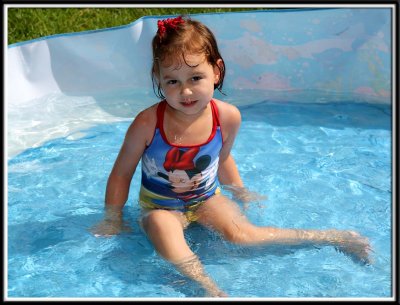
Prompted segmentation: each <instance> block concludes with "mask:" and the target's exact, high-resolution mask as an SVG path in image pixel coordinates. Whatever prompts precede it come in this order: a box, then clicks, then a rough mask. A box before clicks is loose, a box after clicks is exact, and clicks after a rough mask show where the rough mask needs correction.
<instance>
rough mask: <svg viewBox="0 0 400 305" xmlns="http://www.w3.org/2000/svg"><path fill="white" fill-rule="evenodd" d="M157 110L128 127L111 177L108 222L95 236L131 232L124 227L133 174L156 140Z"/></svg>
mask: <svg viewBox="0 0 400 305" xmlns="http://www.w3.org/2000/svg"><path fill="white" fill-rule="evenodd" d="M155 122H156V119H155V107H154V106H153V107H151V108H149V109H147V110H144V111H143V112H141V113H139V114H138V116H137V117H136V118H135V120H134V121H133V122H132V124H131V125H130V126H129V128H128V131H127V133H126V135H125V139H124V142H123V144H122V147H121V149H120V151H119V154H118V157H117V159H116V161H115V163H114V166H113V168H112V170H111V173H110V175H109V177H108V181H107V188H106V193H105V218H104V220H103V221H102V222H101V223H100V224H98V225H96V226H95V227H94V228H92V229H91V231H92V233H93V234H95V235H101V236H109V235H114V234H117V233H119V232H120V231H121V230H124V229H128V228H127V227H126V226H124V224H123V220H122V216H123V215H122V209H123V207H124V205H125V203H126V201H127V199H128V195H129V187H130V184H131V181H132V177H133V174H134V173H135V170H136V167H137V165H138V163H139V161H140V159H141V157H142V154H143V152H144V150H145V148H146V145H148V144H149V143H150V141H151V139H152V137H153V134H154V128H155Z"/></svg>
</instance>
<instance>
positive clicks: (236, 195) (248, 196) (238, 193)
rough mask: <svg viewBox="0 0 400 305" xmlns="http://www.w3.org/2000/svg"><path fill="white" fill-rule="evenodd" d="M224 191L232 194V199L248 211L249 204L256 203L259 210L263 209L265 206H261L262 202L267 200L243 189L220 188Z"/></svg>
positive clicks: (231, 186)
mask: <svg viewBox="0 0 400 305" xmlns="http://www.w3.org/2000/svg"><path fill="white" fill-rule="evenodd" d="M222 188H223V189H224V190H228V191H229V192H231V193H232V195H233V199H235V200H236V201H239V202H241V203H243V208H244V209H245V210H247V209H248V207H249V204H250V203H252V202H254V203H257V205H258V207H259V208H264V207H265V206H264V205H263V204H261V202H262V201H265V200H267V196H265V195H261V194H258V193H256V192H252V191H250V190H249V189H247V188H245V187H240V186H233V185H224V186H223V187H222Z"/></svg>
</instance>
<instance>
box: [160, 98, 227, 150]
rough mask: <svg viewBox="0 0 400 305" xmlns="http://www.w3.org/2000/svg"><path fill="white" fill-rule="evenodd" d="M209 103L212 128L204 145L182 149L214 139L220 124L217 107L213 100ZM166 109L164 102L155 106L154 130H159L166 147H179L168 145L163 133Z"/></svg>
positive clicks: (165, 102)
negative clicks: (155, 120) (155, 119)
mask: <svg viewBox="0 0 400 305" xmlns="http://www.w3.org/2000/svg"><path fill="white" fill-rule="evenodd" d="M210 103H211V112H212V117H213V127H212V132H211V135H210V136H209V138H208V140H207V141H206V142H205V143H202V144H198V145H183V146H182V147H198V146H203V145H205V144H207V143H209V142H210V141H211V140H212V139H213V138H214V135H215V133H216V131H217V128H218V126H220V123H219V115H218V107H217V105H216V104H215V101H214V100H211V101H210ZM166 107H167V101H166V100H163V101H161V102H160V103H159V104H158V106H157V124H156V128H158V129H159V130H160V134H161V136H162V138H163V139H164V141H165V142H166V143H167V144H168V145H171V146H177V147H179V146H180V145H173V144H171V143H169V141H168V139H167V136H166V135H165V133H164V113H165V108H166Z"/></svg>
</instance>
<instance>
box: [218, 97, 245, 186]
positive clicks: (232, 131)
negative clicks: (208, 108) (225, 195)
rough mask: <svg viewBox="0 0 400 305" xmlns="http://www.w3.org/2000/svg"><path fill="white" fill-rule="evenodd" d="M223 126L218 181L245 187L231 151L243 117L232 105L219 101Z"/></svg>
mask: <svg viewBox="0 0 400 305" xmlns="http://www.w3.org/2000/svg"><path fill="white" fill-rule="evenodd" d="M217 105H218V112H219V119H220V124H221V131H222V138H223V146H222V149H221V153H220V155H219V167H218V179H219V181H220V183H221V184H225V185H232V186H237V187H243V182H242V179H241V178H240V174H239V171H238V169H237V166H236V163H235V160H234V159H233V157H232V155H231V149H232V146H233V143H234V141H235V138H236V135H237V133H238V131H239V127H240V123H241V116H240V112H239V110H238V109H237V108H236V107H235V106H233V105H230V104H227V103H224V102H221V101H217Z"/></svg>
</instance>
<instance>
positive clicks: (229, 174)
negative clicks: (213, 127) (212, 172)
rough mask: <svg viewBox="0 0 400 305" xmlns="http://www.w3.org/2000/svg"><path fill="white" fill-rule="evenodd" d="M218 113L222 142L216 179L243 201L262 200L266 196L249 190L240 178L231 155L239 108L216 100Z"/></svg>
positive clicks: (239, 121) (238, 125) (237, 127)
mask: <svg viewBox="0 0 400 305" xmlns="http://www.w3.org/2000/svg"><path fill="white" fill-rule="evenodd" d="M217 105H218V110H219V113H220V124H221V130H222V132H223V139H224V144H223V147H222V150H221V153H220V163H219V167H218V179H219V182H220V183H221V184H222V185H225V186H226V189H227V190H229V191H231V192H232V194H233V195H234V197H235V199H236V200H238V201H241V202H243V203H245V208H246V207H247V205H246V204H247V203H248V202H253V201H254V202H255V201H263V200H265V199H266V196H263V195H259V194H257V193H255V192H251V191H249V190H248V189H247V188H246V187H244V184H243V182H242V179H241V178H240V174H239V170H238V168H237V166H236V162H235V160H234V159H233V157H232V155H231V149H232V146H233V143H234V141H235V138H236V135H237V133H238V131H239V127H240V123H241V116H240V112H239V110H238V109H237V108H236V107H235V106H233V105H230V104H227V103H224V102H220V101H217Z"/></svg>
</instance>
